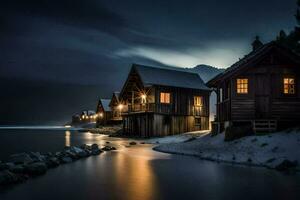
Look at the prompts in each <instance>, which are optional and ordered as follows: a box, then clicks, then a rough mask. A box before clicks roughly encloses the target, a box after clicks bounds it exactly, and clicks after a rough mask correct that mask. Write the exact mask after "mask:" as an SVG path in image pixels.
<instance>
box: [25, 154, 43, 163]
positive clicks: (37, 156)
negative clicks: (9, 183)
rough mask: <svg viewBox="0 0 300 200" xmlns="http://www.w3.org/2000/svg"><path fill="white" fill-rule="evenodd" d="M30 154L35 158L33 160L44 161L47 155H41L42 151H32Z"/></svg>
mask: <svg viewBox="0 0 300 200" xmlns="http://www.w3.org/2000/svg"><path fill="white" fill-rule="evenodd" d="M28 155H29V156H30V158H31V159H32V160H33V162H44V161H45V160H46V157H45V156H44V155H41V153H40V152H30V153H29V154H28Z"/></svg>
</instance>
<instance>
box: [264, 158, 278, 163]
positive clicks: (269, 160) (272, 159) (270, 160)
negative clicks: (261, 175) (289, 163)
mask: <svg viewBox="0 0 300 200" xmlns="http://www.w3.org/2000/svg"><path fill="white" fill-rule="evenodd" d="M275 160H276V158H270V159H268V160H267V161H266V163H272V162H274V161H275Z"/></svg>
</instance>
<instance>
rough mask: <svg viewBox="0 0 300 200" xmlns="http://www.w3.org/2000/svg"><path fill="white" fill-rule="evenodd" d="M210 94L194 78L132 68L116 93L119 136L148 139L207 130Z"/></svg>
mask: <svg viewBox="0 0 300 200" xmlns="http://www.w3.org/2000/svg"><path fill="white" fill-rule="evenodd" d="M210 92H211V90H210V89H209V88H208V87H207V86H206V85H205V84H204V82H203V81H202V79H201V78H200V76H199V75H198V74H195V73H190V72H183V71H177V70H172V69H162V68H155V67H150V66H143V65H138V64H133V65H132V68H131V70H130V73H129V75H128V78H127V80H126V82H125V84H124V86H123V89H122V91H121V93H120V99H121V101H122V102H123V103H124V107H123V110H122V117H123V132H124V134H127V135H134V136H141V137H151V136H165V135H173V134H179V133H184V132H190V131H198V130H206V129H209V95H210Z"/></svg>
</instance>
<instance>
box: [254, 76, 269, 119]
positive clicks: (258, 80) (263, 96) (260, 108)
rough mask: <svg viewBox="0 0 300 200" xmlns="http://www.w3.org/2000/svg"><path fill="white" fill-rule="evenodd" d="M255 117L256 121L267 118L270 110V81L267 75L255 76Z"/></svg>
mask: <svg viewBox="0 0 300 200" xmlns="http://www.w3.org/2000/svg"><path fill="white" fill-rule="evenodd" d="M254 94H255V117H256V119H267V118H269V110H270V79H269V77H268V76H267V75H264V74H256V75H255V91H254Z"/></svg>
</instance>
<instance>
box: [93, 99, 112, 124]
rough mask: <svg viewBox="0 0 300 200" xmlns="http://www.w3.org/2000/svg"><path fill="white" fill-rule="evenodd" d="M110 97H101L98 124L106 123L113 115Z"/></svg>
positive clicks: (97, 111)
mask: <svg viewBox="0 0 300 200" xmlns="http://www.w3.org/2000/svg"><path fill="white" fill-rule="evenodd" d="M109 103H110V99H100V100H99V102H98V105H97V109H96V113H97V125H106V124H108V123H109V121H110V120H111V117H112V112H111V109H110V107H109Z"/></svg>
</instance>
